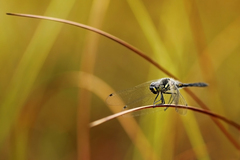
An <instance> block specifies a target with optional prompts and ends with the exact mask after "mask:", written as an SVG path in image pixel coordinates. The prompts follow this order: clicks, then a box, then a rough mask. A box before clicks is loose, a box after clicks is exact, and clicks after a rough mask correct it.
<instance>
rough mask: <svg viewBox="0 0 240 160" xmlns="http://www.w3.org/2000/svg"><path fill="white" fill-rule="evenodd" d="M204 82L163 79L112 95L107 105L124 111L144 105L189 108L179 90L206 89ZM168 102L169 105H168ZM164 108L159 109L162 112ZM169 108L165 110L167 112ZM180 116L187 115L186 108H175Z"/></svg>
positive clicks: (108, 98)
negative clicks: (189, 88)
mask: <svg viewBox="0 0 240 160" xmlns="http://www.w3.org/2000/svg"><path fill="white" fill-rule="evenodd" d="M206 86H208V84H206V83H203V82H197V83H181V82H179V81H177V80H174V79H173V78H161V79H158V80H152V81H149V82H145V83H143V84H140V85H138V86H135V87H133V88H129V89H126V90H122V91H119V92H115V93H111V94H110V95H109V96H108V97H107V99H106V103H107V104H109V105H113V106H122V110H126V109H130V108H135V107H140V106H144V105H154V106H157V105H161V104H175V105H183V106H187V102H186V101H185V99H184V98H183V96H182V95H181V93H180V91H179V89H181V88H184V87H206ZM166 101H167V103H166ZM161 109H162V107H158V110H161ZM167 109H168V107H166V108H165V109H164V110H165V111H166V110H167ZM175 110H176V112H177V113H179V114H180V115H185V114H186V113H187V109H186V108H178V107H176V108H175Z"/></svg>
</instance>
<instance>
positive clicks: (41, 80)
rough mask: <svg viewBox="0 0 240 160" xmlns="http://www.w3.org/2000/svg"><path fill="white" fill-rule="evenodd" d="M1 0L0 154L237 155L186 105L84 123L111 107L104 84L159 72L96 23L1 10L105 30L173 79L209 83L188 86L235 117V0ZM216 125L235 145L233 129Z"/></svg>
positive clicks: (239, 5)
mask: <svg viewBox="0 0 240 160" xmlns="http://www.w3.org/2000/svg"><path fill="white" fill-rule="evenodd" d="M0 2H1V5H0V8H1V12H0V20H1V25H0V30H1V36H0V41H1V42H0V50H1V52H0V56H1V58H0V73H1V78H0V104H1V105H0V159H20V160H23V159H34V160H35V159H44V160H45V159H58V160H59V159H63V160H64V159H94V160H95V159H99V160H100V159H114V160H117V159H119V160H122V159H126V160H128V159H136V160H139V159H239V158H240V151H239V149H237V147H236V146H234V145H233V144H232V143H231V142H230V141H229V140H228V138H226V136H225V135H224V134H223V133H222V131H221V130H220V129H219V128H218V127H217V126H216V125H215V123H213V121H212V119H210V118H209V117H208V116H206V115H202V114H199V113H193V112H192V111H188V114H187V115H186V116H180V115H178V114H177V113H176V112H175V111H174V110H173V109H168V110H167V111H166V112H159V113H157V114H148V115H145V116H141V117H136V118H126V117H125V118H124V117H121V118H119V119H118V120H117V119H115V120H112V121H109V122H107V123H104V124H102V125H99V126H97V127H94V128H91V129H89V128H88V127H87V124H89V123H90V122H91V121H94V120H96V119H99V118H102V117H105V116H108V115H110V114H113V112H112V110H114V108H111V107H109V106H107V105H106V104H105V102H104V99H105V98H106V97H107V96H108V95H109V94H110V93H111V92H112V89H111V88H113V89H114V90H122V89H125V88H129V87H133V86H135V85H138V84H140V83H143V82H146V81H148V80H152V79H159V78H162V77H166V76H167V75H165V74H164V73H162V72H161V71H160V70H158V69H157V68H155V67H154V66H153V65H152V64H150V63H149V62H147V61H145V60H144V59H142V58H141V57H139V56H137V55H136V54H134V53H133V52H132V51H130V50H128V49H126V48H125V47H123V46H121V45H119V44H117V43H115V42H113V41H111V40H109V39H106V38H104V37H102V36H99V35H97V34H95V33H90V32H89V31H86V30H84V29H80V28H77V27H73V26H69V25H65V24H60V23H56V22H51V21H44V20H37V19H29V18H21V17H12V16H7V15H6V14H5V13H6V12H15V13H27V14H36V15H45V16H50V17H58V18H62V19H68V20H72V21H76V22H79V23H83V24H88V25H90V26H93V27H96V28H99V29H101V30H104V31H106V32H108V33H110V34H113V35H115V36H117V37H119V38H121V39H123V40H125V41H127V42H129V43H130V44H132V45H133V46H135V47H137V48H139V49H140V50H142V51H143V52H144V53H146V55H148V56H149V57H152V59H154V60H155V61H157V62H158V63H159V64H160V65H162V66H163V67H165V68H166V69H167V70H168V71H169V72H171V73H172V74H173V75H175V76H176V77H178V79H179V80H180V81H182V82H198V81H203V82H206V83H208V84H209V87H208V88H191V90H192V91H193V92H194V93H195V94H196V95H197V96H198V97H199V98H200V99H201V100H202V101H203V102H204V103H205V104H206V105H207V106H208V107H209V108H210V109H211V110H212V111H214V112H215V113H218V114H220V115H223V116H225V117H227V118H228V119H231V120H233V121H235V122H237V123H240V118H239V116H240V104H239V102H238V99H239V96H240V74H239V67H240V66H239V60H240V54H239V52H240V1H236V0H230V1H223V0H222V1H207V0H204V1H197V0H183V1H172V0H170V1H169V0H165V1H164V0H163V1H157V0H150V1H147V0H145V1H140V0H126V1H122V0H114V1H109V0H102V1H101V2H99V1H97V0H95V1H94V0H93V1H91V0H82V1H81V0H80V1H74V0H70V1H66V2H65V1H64V2H63V1H57V0H52V1H23V0H21V1H11V0H10V1H3V0H0ZM93 82H94V83H93ZM91 86H92V87H91ZM181 93H182V94H183V96H184V97H185V99H186V100H187V102H188V104H189V105H191V106H196V107H198V106H199V105H198V104H197V103H196V102H195V101H194V100H193V99H191V98H190V96H189V95H187V94H186V92H184V90H181ZM224 126H225V128H226V130H227V131H228V132H229V133H230V134H231V136H232V137H233V139H234V140H235V141H236V142H237V143H239V145H240V134H239V131H238V130H236V129H235V128H233V127H231V126H228V125H226V124H224Z"/></svg>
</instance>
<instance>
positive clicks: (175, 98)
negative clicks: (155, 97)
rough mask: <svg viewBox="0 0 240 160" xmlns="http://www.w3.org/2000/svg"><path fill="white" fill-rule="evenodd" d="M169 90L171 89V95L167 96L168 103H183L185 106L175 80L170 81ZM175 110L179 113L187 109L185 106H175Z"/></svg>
mask: <svg viewBox="0 0 240 160" xmlns="http://www.w3.org/2000/svg"><path fill="white" fill-rule="evenodd" d="M169 83H170V91H171V93H172V94H171V97H170V98H169V102H168V103H169V104H176V105H184V106H187V102H186V101H185V99H184V98H183V96H182V95H181V93H180V92H179V90H178V88H177V86H176V85H175V82H173V81H170V82H169ZM175 110H176V112H178V113H179V114H180V115H185V114H187V109H185V108H179V107H176V108H175Z"/></svg>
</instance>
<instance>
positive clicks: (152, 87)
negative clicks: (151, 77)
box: [149, 82, 159, 94]
mask: <svg viewBox="0 0 240 160" xmlns="http://www.w3.org/2000/svg"><path fill="white" fill-rule="evenodd" d="M149 89H150V90H151V92H152V93H153V94H157V93H158V92H159V91H158V86H157V85H156V83H154V82H152V83H151V84H150V86H149Z"/></svg>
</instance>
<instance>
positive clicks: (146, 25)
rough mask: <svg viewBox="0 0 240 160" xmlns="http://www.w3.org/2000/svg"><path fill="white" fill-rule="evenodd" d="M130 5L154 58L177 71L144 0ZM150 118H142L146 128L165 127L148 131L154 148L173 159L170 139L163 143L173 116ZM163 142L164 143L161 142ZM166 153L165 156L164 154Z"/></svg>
mask: <svg viewBox="0 0 240 160" xmlns="http://www.w3.org/2000/svg"><path fill="white" fill-rule="evenodd" d="M127 2H128V5H129V7H130V8H131V10H132V12H133V14H134V16H135V18H136V20H137V22H138V24H139V26H140V27H141V29H142V31H143V34H144V35H145V37H146V39H147V41H148V43H149V45H150V46H151V48H152V51H153V57H154V59H155V60H156V61H157V62H158V63H159V64H161V65H162V66H165V67H167V68H168V71H171V72H172V73H176V68H175V67H173V65H169V64H173V60H172V59H171V57H170V54H169V53H168V52H167V49H166V48H165V45H164V44H163V42H162V39H161V37H160V36H159V33H158V31H157V28H156V27H155V25H154V23H153V21H152V19H151V17H150V15H149V13H148V11H147V9H146V7H145V6H144V4H143V2H142V1H140V0H127ZM154 72H155V71H153V68H150V70H149V72H148V77H151V75H154V74H153V73H154ZM148 119H149V120H150V121H151V122H153V123H151V124H149V123H147V124H146V123H144V122H145V121H144V120H145V118H141V119H140V124H141V126H142V127H143V128H144V127H146V128H148V127H149V125H151V126H152V127H151V128H164V130H158V129H155V131H154V132H151V131H150V132H148V133H149V136H148V139H150V140H151V142H152V144H153V145H154V148H155V149H157V150H158V152H157V154H158V157H165V158H167V157H168V158H167V159H171V156H172V153H171V151H172V146H173V144H172V143H171V142H173V141H168V143H163V141H164V140H165V137H167V134H168V133H169V132H168V131H169V130H172V129H175V128H173V127H172V123H173V118H172V117H171V116H166V114H165V115H164V116H161V117H160V116H157V115H156V114H155V115H153V116H151V117H148ZM162 122H169V123H168V124H166V123H162ZM159 142H162V143H159ZM166 148H170V150H171V151H170V150H169V151H168V152H165V153H163V149H166ZM163 154H165V156H163ZM133 159H138V157H137V156H134V158H133Z"/></svg>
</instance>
